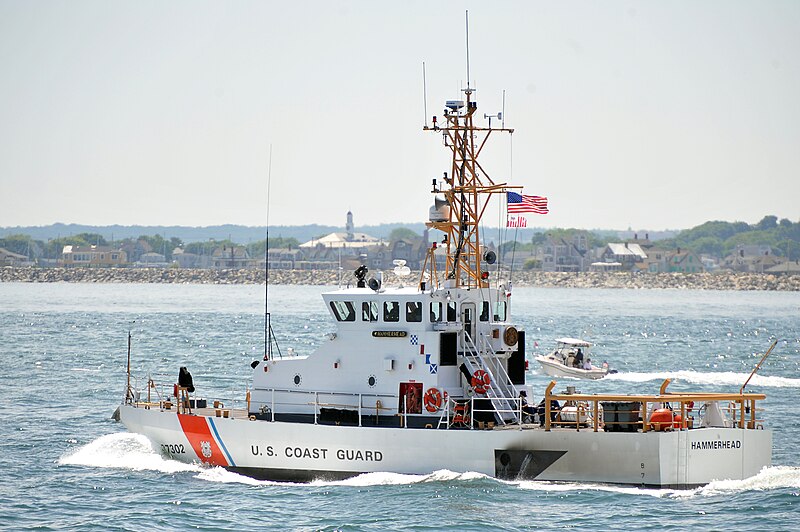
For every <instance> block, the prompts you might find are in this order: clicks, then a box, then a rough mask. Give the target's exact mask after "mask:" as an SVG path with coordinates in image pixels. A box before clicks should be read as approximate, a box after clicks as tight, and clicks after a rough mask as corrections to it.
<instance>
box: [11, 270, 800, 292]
mask: <svg viewBox="0 0 800 532" xmlns="http://www.w3.org/2000/svg"><path fill="white" fill-rule="evenodd" d="M269 277H270V283H271V284H276V285H280V284H304V285H325V286H336V285H338V284H339V272H338V271H335V270H271V271H270V272H269ZM501 277H503V278H507V277H508V276H507V275H501ZM383 278H384V283H385V284H386V285H388V286H397V285H398V284H399V280H398V279H397V278H395V276H394V273H393V272H392V271H386V272H384V273H383ZM264 279H265V273H264V272H263V271H259V270H193V269H178V268H166V269H163V268H0V282H25V283H54V282H68V283H184V284H185V283H193V284H263V283H264ZM418 279H419V274H418V273H417V272H413V273H412V274H411V276H409V277H407V278H405V279H404V281H403V282H404V284H405V285H406V286H414V285H416V283H417V281H418ZM342 281H343V282H344V283H349V284H351V285H352V284H354V282H355V279H354V278H353V276H352V273H351V272H343V274H342ZM512 281H513V284H514V286H534V287H543V288H558V287H562V288H632V289H692V290H779V291H795V292H796V291H800V275H771V274H759V273H737V272H729V271H726V272H715V273H623V272H580V273H562V272H514V274H513V275H512Z"/></svg>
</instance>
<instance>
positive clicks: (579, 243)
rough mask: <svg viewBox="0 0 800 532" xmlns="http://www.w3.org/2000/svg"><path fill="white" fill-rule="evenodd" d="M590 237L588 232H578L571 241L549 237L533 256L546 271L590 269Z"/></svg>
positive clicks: (536, 249) (537, 247)
mask: <svg viewBox="0 0 800 532" xmlns="http://www.w3.org/2000/svg"><path fill="white" fill-rule="evenodd" d="M588 241H589V238H588V236H587V234H586V233H583V232H581V233H576V234H574V235H573V236H572V239H571V241H567V240H566V239H564V238H552V237H548V238H547V240H546V241H545V242H544V243H543V244H540V245H538V246H536V248H535V250H534V254H533V257H534V258H535V259H536V260H538V261H539V263H540V264H541V269H542V271H546V272H580V271H585V270H586V269H588V266H589V262H590V256H589V246H588Z"/></svg>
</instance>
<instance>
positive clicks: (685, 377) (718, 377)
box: [603, 370, 800, 388]
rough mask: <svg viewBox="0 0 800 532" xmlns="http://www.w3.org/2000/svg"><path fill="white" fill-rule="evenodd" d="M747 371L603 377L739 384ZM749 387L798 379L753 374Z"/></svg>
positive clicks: (797, 384)
mask: <svg viewBox="0 0 800 532" xmlns="http://www.w3.org/2000/svg"><path fill="white" fill-rule="evenodd" d="M748 376H749V373H736V372H733V371H723V372H699V371H693V370H679V371H656V372H630V373H629V372H625V373H622V372H620V373H612V374H610V375H607V376H606V377H605V379H603V380H608V381H624V382H649V381H663V380H664V379H672V380H673V381H680V382H688V383H692V384H714V385H730V386H741V385H742V384H744V382H745V381H746V380H747V377H748ZM748 386H749V387H750V388H755V387H763V388H800V379H793V378H790V377H777V376H771V375H758V374H756V375H754V376H753V378H752V379H750V382H749V383H748Z"/></svg>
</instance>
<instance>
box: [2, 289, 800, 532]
mask: <svg viewBox="0 0 800 532" xmlns="http://www.w3.org/2000/svg"><path fill="white" fill-rule="evenodd" d="M323 290H324V289H322V288H319V287H291V286H279V287H273V288H271V289H270V310H271V312H272V320H273V328H274V329H275V332H276V333H277V335H278V337H279V340H280V345H281V348H282V349H284V350H286V349H287V348H288V347H292V348H293V349H294V350H295V352H298V353H301V354H305V353H309V352H311V350H312V349H313V348H314V346H315V345H317V344H318V343H319V342H320V341H321V340H322V338H323V336H324V335H325V334H326V333H328V332H331V331H333V330H334V326H333V324H332V323H331V322H330V320H329V319H328V316H327V313H326V312H325V310H324V307H323V305H322V302H321V299H320V298H319V294H320V293H321V292H322V291H323ZM263 298H264V291H263V287H258V286H203V285H127V284H122V285H117V284H104V285H92V284H17V283H5V284H3V283H0V303H2V304H0V409H2V420H3V422H2V424H3V437H2V440H1V442H0V445H1V446H2V448H0V529H8V530H14V529H43V530H48V529H78V530H137V531H139V530H146V529H154V530H183V529H199V530H254V529H269V530H438V529H449V530H481V531H484V530H500V529H502V530H530V529H561V528H572V529H583V530H592V529H595V530H605V529H610V528H625V529H629V530H648V529H672V530H687V529H689V530H691V529H699V528H703V529H708V530H723V529H724V530H730V529H733V530H796V529H798V528H800V457H798V452H797V448H798V441H800V415H798V409H797V404H798V402H800V393H799V392H800V294H796V293H774V292H773V293H770V292H701V291H671V290H670V291H662V290H638V291H631V290H600V289H596V290H573V289H521V288H517V289H515V291H514V295H513V296H512V299H513V302H514V313H515V318H516V320H517V321H518V322H519V323H520V324H521V325H522V326H523V327H524V328H525V329H526V330H527V341H528V345H529V353H528V356H529V358H531V356H532V354H533V352H534V351H544V350H547V349H548V348H550V347H551V345H552V343H553V340H554V339H555V338H557V337H561V336H582V337H584V338H586V339H589V340H593V341H595V342H596V344H597V346H596V348H595V355H594V360H595V361H600V360H603V359H605V360H607V361H608V362H609V363H610V364H611V365H612V366H613V367H616V368H618V369H619V370H620V373H618V374H616V375H612V376H609V377H608V378H606V379H604V380H602V381H599V382H583V381H580V382H577V381H572V382H569V384H576V385H578V387H579V389H580V390H581V391H584V392H618V393H636V392H653V391H655V390H657V388H658V387H659V385H660V384H661V381H662V380H663V379H664V378H667V377H670V378H673V379H674V381H673V384H672V385H671V387H670V389H671V390H672V391H678V390H684V389H686V390H688V389H693V390H720V389H724V390H738V389H739V387H740V386H741V384H742V383H743V382H744V380H745V379H746V377H747V375H748V374H749V372H750V369H751V368H752V367H753V366H754V365H755V363H756V362H757V361H758V359H759V358H760V353H763V352H764V350H765V349H766V348H767V347H768V346H769V344H770V341H771V338H773V337H776V338H779V339H780V340H781V341H780V342H779V344H778V346H777V347H776V349H775V351H774V353H773V354H772V355H771V356H770V358H769V359H767V362H766V363H765V365H764V367H763V368H762V371H761V372H760V373H759V375H758V376H757V377H756V378H754V379H753V381H751V384H750V385H749V386H748V389H749V390H750V391H760V392H764V393H766V394H767V395H768V400H767V401H766V404H765V407H766V412H765V414H764V417H765V419H766V424H767V425H768V426H769V427H771V428H773V429H774V431H775V433H774V452H773V464H774V465H773V467H771V468H769V469H767V470H765V471H763V472H762V473H761V474H759V475H758V476H756V477H753V478H751V479H747V480H745V481H733V482H731V481H723V482H716V483H713V484H711V485H709V486H706V487H703V488H700V489H697V490H691V491H672V490H643V489H638V488H627V487H610V486H598V485H588V484H550V483H539V482H504V481H499V480H495V479H492V478H487V477H484V476H483V475H478V474H474V473H453V472H448V471H437V472H434V473H432V474H431V475H427V476H407V475H396V474H372V475H364V476H361V477H356V478H354V479H350V480H348V481H345V482H333V483H315V484H310V485H308V484H305V485H295V484H277V483H270V482H256V481H253V480H251V479H248V478H245V477H241V476H238V475H235V474H232V473H228V472H226V471H224V470H221V469H218V468H211V469H207V468H201V467H199V466H195V465H186V464H181V463H177V462H173V461H170V460H167V459H164V458H162V457H161V456H160V455H159V454H157V453H156V452H154V451H153V450H152V449H151V448H150V446H149V444H148V442H147V440H146V439H143V438H142V437H140V436H136V435H131V434H128V433H126V432H124V428H123V427H122V426H121V425H119V424H117V423H115V422H113V421H112V420H111V419H110V416H111V414H112V412H113V411H114V408H115V407H116V405H117V404H118V403H119V402H120V399H121V396H122V391H123V389H124V384H125V383H124V379H125V377H124V375H125V359H126V348H127V331H128V330H131V332H132V334H133V370H134V372H135V373H137V374H139V375H146V372H147V371H153V372H154V373H163V374H166V375H169V376H170V378H174V376H177V368H178V367H179V366H187V367H189V369H190V370H191V371H192V373H193V375H194V381H195V384H196V385H197V386H199V387H202V388H203V390H204V394H205V395H206V396H230V397H238V398H241V397H243V395H244V391H245V389H246V386H247V377H248V376H249V374H250V371H251V370H250V367H249V363H250V362H251V361H252V360H253V359H254V358H258V357H260V356H262V355H263V350H264V343H263V328H264V325H263V310H264V299H263ZM534 342H538V344H539V346H538V348H537V347H534ZM531 370H532V371H531V373H530V376H529V380H530V381H531V382H532V383H533V386H534V390H543V389H544V387H545V385H546V383H547V382H548V381H549V378H546V377H544V376H540V375H538V374H536V372H535V368H534V366H533V365H531ZM564 382H566V381H564ZM534 399H536V398H534Z"/></svg>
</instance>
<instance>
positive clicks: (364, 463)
mask: <svg viewBox="0 0 800 532" xmlns="http://www.w3.org/2000/svg"><path fill="white" fill-rule="evenodd" d="M119 415H120V420H121V421H122V422H123V423H124V424H125V426H126V427H127V428H128V429H129V430H130V431H132V432H136V433H140V434H144V435H145V436H147V437H148V438H149V439H150V440H151V442H152V443H153V445H154V448H155V449H156V450H158V451H160V452H162V453H163V454H165V455H168V456H170V457H172V458H174V459H176V460H180V461H183V462H204V463H207V464H211V465H218V466H221V467H225V468H226V469H229V470H232V471H236V472H240V473H242V474H245V475H248V476H251V477H254V478H258V479H267V480H280V481H283V480H290V481H310V480H313V479H342V478H347V477H352V476H355V475H359V474H362V473H370V472H393V473H404V474H427V473H431V472H433V471H437V470H442V469H446V470H450V471H455V472H466V471H474V472H478V473H483V474H486V475H489V476H494V477H498V478H503V479H509V480H538V481H566V482H598V483H611V484H630V485H637V486H648V487H670V488H691V487H696V486H700V485H704V484H707V483H709V482H711V481H713V480H718V479H743V478H747V477H750V476H753V475H755V474H757V473H758V472H759V471H760V470H761V469H762V468H764V467H766V466H769V465H770V464H771V449H772V433H771V431H769V430H744V429H738V428H699V429H692V430H680V431H669V432H647V433H643V432H630V433H622V432H608V433H607V432H602V431H599V432H594V431H592V430H591V429H590V428H589V429H586V428H584V429H581V430H580V431H577V430H575V429H567V428H556V429H553V430H551V431H545V430H544V429H543V428H540V427H535V426H530V425H524V426H523V428H522V429H520V428H519V427H513V428H510V427H504V428H500V427H495V428H494V430H477V429H476V430H469V429H466V430H437V429H404V428H388V427H346V426H331V425H315V424H310V423H284V422H269V421H251V420H247V419H233V418H222V417H206V416H199V415H186V414H177V413H175V411H161V410H158V409H145V408H135V407H133V406H130V405H123V406H121V407H120V411H119Z"/></svg>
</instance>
